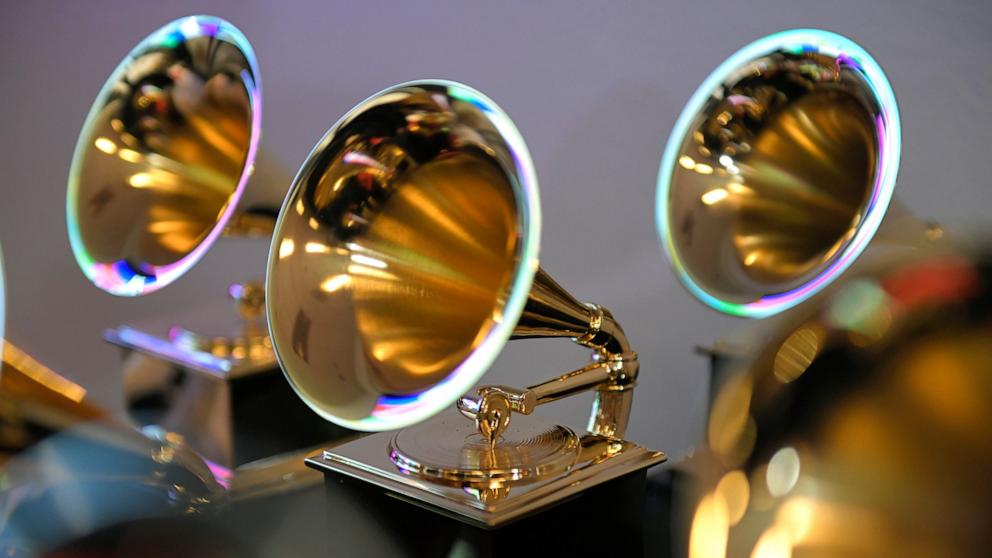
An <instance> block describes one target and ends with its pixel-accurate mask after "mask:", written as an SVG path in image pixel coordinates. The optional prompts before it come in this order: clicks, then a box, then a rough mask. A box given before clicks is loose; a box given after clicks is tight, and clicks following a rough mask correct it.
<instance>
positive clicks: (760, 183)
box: [657, 29, 942, 318]
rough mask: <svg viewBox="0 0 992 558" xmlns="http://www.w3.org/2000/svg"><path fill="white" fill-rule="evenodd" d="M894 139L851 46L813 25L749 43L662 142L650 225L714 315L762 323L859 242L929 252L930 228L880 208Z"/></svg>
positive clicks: (888, 188) (839, 268) (837, 271)
mask: <svg viewBox="0 0 992 558" xmlns="http://www.w3.org/2000/svg"><path fill="white" fill-rule="evenodd" d="M901 144H902V138H901V132H900V120H899V110H898V107H897V105H896V99H895V95H894V94H893V92H892V87H891V86H890V85H889V81H888V79H887V78H886V77H885V74H884V73H883V71H882V68H881V67H880V66H879V65H878V63H877V62H876V61H875V60H874V59H873V58H872V57H871V56H870V55H869V54H868V53H867V52H866V51H865V50H864V49H863V48H861V47H860V46H859V45H857V44H856V43H854V42H853V41H851V40H849V39H847V38H845V37H842V36H840V35H837V34H834V33H830V32H827V31H820V30H815V29H796V30H789V31H783V32H780V33H776V34H774V35H769V36H767V37H764V38H762V39H760V40H758V41H755V42H754V43H751V44H750V45H748V46H746V47H744V48H742V49H741V50H740V51H738V52H737V53H735V54H734V55H733V56H731V57H730V58H729V59H727V60H726V61H725V62H724V63H723V64H721V65H720V66H719V67H718V68H717V69H716V70H714V71H713V73H712V74H710V76H709V77H708V78H707V79H706V80H705V81H704V82H703V83H702V85H700V86H699V88H698V89H697V90H696V92H695V93H694V94H693V96H692V98H691V99H690V100H689V102H688V103H687V104H686V106H685V108H684V109H683V110H682V113H681V115H680V116H679V118H678V121H677V122H676V124H675V128H674V130H673V131H672V133H671V136H670V137H669V139H668V144H667V146H666V148H665V152H664V156H663V158H662V161H661V168H660V170H659V175H658V196H657V222H658V231H659V235H660V237H661V242H662V245H663V247H664V249H665V251H666V253H667V254H668V257H669V259H670V261H671V263H672V267H673V268H674V269H675V271H676V273H677V274H678V277H679V279H680V280H681V281H682V283H683V284H684V285H685V286H686V287H687V288H688V289H689V290H690V291H691V292H692V293H693V294H694V295H695V296H696V297H698V298H699V299H700V300H701V301H703V302H704V303H706V304H707V305H709V306H711V307H713V308H714V309H716V310H719V311H721V312H725V313H728V314H732V315H735V316H745V317H752V318H763V317H768V316H772V315H774V314H777V313H779V312H782V311H785V310H787V309H789V308H792V307H794V306H796V305H798V304H800V303H802V302H803V301H805V300H807V299H809V298H810V297H812V296H814V295H816V294H817V293H819V292H821V291H822V290H823V289H825V288H826V287H827V286H828V285H830V284H831V283H832V282H833V281H834V280H835V279H837V278H838V277H839V276H840V275H841V274H842V273H843V272H844V271H845V270H846V269H848V268H849V267H850V266H851V265H852V264H853V263H854V262H855V261H857V260H859V256H861V254H862V252H863V251H864V250H865V248H866V247H867V246H868V245H869V243H871V244H872V247H873V248H879V249H880V250H879V252H883V251H885V252H902V251H903V250H901V249H902V248H909V249H910V250H917V249H920V248H927V247H929V246H930V245H931V242H932V241H933V240H936V239H938V238H939V237H940V236H942V231H941V229H940V228H939V227H938V226H937V225H935V224H928V223H922V222H920V221H918V220H916V219H915V218H913V217H912V216H910V215H909V214H908V212H907V211H906V210H905V209H904V208H903V207H902V206H898V205H896V204H894V203H892V194H893V190H894V188H895V183H896V174H897V172H898V168H899V158H900V153H901ZM887 210H888V211H887ZM883 217H885V220H884V226H882V227H881V228H880V225H883ZM876 236H877V237H878V240H879V241H880V242H872V239H873V237H876Z"/></svg>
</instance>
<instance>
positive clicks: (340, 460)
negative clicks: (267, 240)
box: [266, 81, 664, 524]
mask: <svg viewBox="0 0 992 558" xmlns="http://www.w3.org/2000/svg"><path fill="white" fill-rule="evenodd" d="M531 167H532V165H531V162H530V157H529V155H528V153H527V150H526V146H525V145H524V144H523V141H522V140H521V139H520V138H519V135H518V133H517V132H516V130H515V128H514V127H513V124H512V122H511V121H510V120H509V118H508V117H507V116H506V115H505V114H504V113H503V112H502V111H501V110H500V109H499V108H498V107H497V106H496V105H495V103H493V102H492V101H491V100H489V99H487V98H485V97H484V96H483V95H482V94H481V93H479V92H477V91H474V90H472V89H470V88H468V87H466V86H464V85H461V84H457V83H452V82H438V81H419V82H410V83H405V84H401V85H397V86H395V87H391V88H389V89H386V90H385V91H382V92H380V93H378V94H376V95H374V96H373V97H371V98H369V99H368V100H366V101H364V102H363V103H361V104H360V105H359V106H357V107H356V108H355V109H353V110H352V111H351V112H350V113H348V114H347V115H346V116H345V117H344V118H343V119H342V120H341V121H340V122H338V123H337V124H336V125H335V126H334V127H333V128H332V129H331V130H330V131H329V132H328V133H327V135H326V136H325V137H324V138H323V139H322V140H321V141H320V142H319V143H318V144H317V146H316V147H315V148H314V150H313V152H312V153H311V155H310V157H309V158H308V160H307V161H306V163H304V165H303V167H302V169H301V170H300V172H299V174H298V175H297V178H296V181H295V183H294V184H293V187H292V189H291V190H290V194H289V197H288V198H287V200H286V203H285V204H284V205H283V208H282V211H281V212H280V215H279V219H278V221H277V224H276V230H275V232H274V234H273V242H272V249H271V250H270V253H269V269H268V275H267V280H266V295H267V296H266V304H267V310H268V315H269V319H270V322H269V323H270V329H271V332H272V341H273V346H274V348H275V350H276V354H277V356H278V358H279V361H280V363H281V365H282V367H283V370H284V371H285V372H286V375H287V377H288V378H289V380H290V382H291V383H292V384H293V386H294V388H295V389H296V391H297V393H298V394H299V395H300V396H301V397H302V398H303V400H304V401H306V402H307V403H308V404H309V405H310V406H311V407H312V408H313V409H314V410H316V411H317V412H318V413H320V414H321V415H322V416H324V417H325V418H327V419H328V420H330V421H333V422H336V423H338V424H341V425H343V426H348V427H350V428H355V429H358V430H367V431H379V430H390V429H396V428H400V427H407V428H406V429H405V430H401V431H400V432H399V433H397V434H395V435H392V434H389V435H386V434H383V435H381V436H374V437H370V438H367V439H363V440H359V441H355V442H350V443H347V444H344V445H342V446H340V447H339V448H338V449H335V450H333V451H328V452H325V456H324V458H323V459H322V460H320V461H319V462H318V461H312V465H313V466H315V467H318V468H326V469H329V470H335V471H339V472H344V473H345V474H353V475H355V476H358V477H359V478H363V479H365V480H369V481H371V482H374V483H376V484H380V485H382V486H387V487H388V488H390V489H392V490H396V491H398V492H400V493H404V494H408V495H413V496H414V497H416V498H418V499H423V500H425V501H430V502H435V500H436V503H437V504H438V505H441V506H442V507H445V508H446V509H448V510H449V511H453V512H455V513H459V514H462V515H468V516H469V517H472V518H475V519H479V520H480V521H482V522H483V523H487V524H491V523H493V522H496V523H498V522H501V521H505V520H507V519H508V518H510V517H514V516H516V515H519V514H521V513H529V512H530V511H533V510H534V509H537V507H538V506H539V505H547V504H549V503H551V502H554V501H557V500H558V499H560V498H563V497H566V496H567V495H568V494H570V493H574V491H576V490H579V489H581V488H584V487H587V486H592V485H595V484H599V483H601V482H604V481H606V480H610V479H612V478H615V477H616V476H618V475H620V474H624V473H627V472H631V471H635V470H637V469H639V468H644V467H648V466H651V465H654V464H656V463H658V462H660V461H663V460H664V456H663V455H662V454H660V453H658V452H651V451H648V450H645V449H644V448H642V447H640V446H636V445H634V444H631V443H629V442H624V441H623V440H622V437H623V434H624V431H625V429H626V427H627V421H628V419H629V416H630V407H631V401H632V397H633V387H634V385H635V382H636V378H637V373H638V363H637V354H636V353H635V352H633V351H632V350H631V348H630V345H629V343H628V342H627V338H626V335H625V334H624V332H623V330H622V329H621V328H620V326H619V325H618V323H617V322H616V320H615V319H614V318H613V316H612V314H610V312H609V311H608V310H606V309H604V308H602V307H601V306H598V305H596V304H584V303H581V302H579V301H578V300H576V299H575V298H574V297H572V296H571V295H570V294H568V292H567V291H565V290H564V289H562V288H561V287H560V286H559V285H558V284H557V283H556V282H555V281H554V280H553V279H551V277H550V276H549V275H548V274H547V273H545V272H544V271H543V270H541V269H540V267H539V266H538V261H537V257H536V255H537V242H538V239H539V234H538V233H539V230H538V227H539V224H540V212H539V205H538V204H539V201H538V196H537V184H536V179H535V178H534V176H533V169H532V168H531ZM535 337H566V338H571V339H572V340H573V341H574V342H575V343H577V344H578V345H580V346H581V347H584V348H587V349H592V351H593V362H591V363H590V364H589V365H587V366H584V367H582V368H580V369H578V370H575V371H573V372H570V373H567V374H565V375H563V376H560V377H557V378H554V379H552V380H550V381H547V382H543V383H540V384H536V385H534V386H531V387H529V388H526V389H517V388H512V387H507V386H487V387H483V388H481V389H480V390H479V392H478V394H477V396H473V397H462V398H461V399H460V400H458V398H459V396H461V395H463V394H464V393H465V392H467V391H468V390H469V389H471V387H472V386H473V385H474V384H476V382H477V381H478V380H479V378H480V377H481V376H482V375H483V374H484V373H485V371H486V370H487V369H488V367H489V366H490V365H491V364H492V361H493V360H494V359H495V357H496V355H497V354H498V353H499V351H500V350H502V348H503V345H504V344H505V343H506V341H507V340H509V339H510V338H535ZM589 390H592V391H594V393H595V402H594V405H593V414H592V417H591V418H590V426H589V430H590V433H588V434H587V433H582V434H576V433H574V432H573V431H572V430H571V429H569V428H566V427H563V426H545V425H542V424H541V423H540V422H535V420H536V419H534V418H533V417H522V418H521V419H518V420H520V421H521V423H520V424H518V423H517V422H516V421H513V422H512V423H511V420H510V419H511V417H512V415H513V414H514V413H520V414H525V415H528V414H531V413H532V412H533V411H534V409H535V408H536V407H537V406H539V405H542V404H544V403H548V402H551V401H556V400H558V399H561V398H563V397H567V396H570V395H574V394H577V393H580V392H585V391H589ZM456 400H458V404H457V407H458V410H459V411H461V414H462V415H464V417H467V418H469V419H471V420H472V421H473V422H466V421H465V420H464V419H460V418H459V417H458V415H455V414H452V415H451V416H450V417H447V416H445V417H442V418H436V419H433V420H428V421H427V422H423V421H425V419H429V418H430V417H431V416H432V415H434V414H436V413H437V412H439V411H440V410H442V409H443V408H446V407H449V406H450V405H451V404H452V403H455V401H456ZM452 421H455V422H454V423H452ZM458 421H460V422H458ZM411 425H416V426H411ZM368 440H372V441H368ZM590 447H593V448H597V449H595V450H590V449H588V448H590ZM373 448H374V449H373ZM611 448H612V449H611ZM369 450H371V451H372V453H371V454H370V453H369ZM597 452H598V453H597ZM611 452H612V453H611ZM386 454H388V458H387V459H386V460H385V461H383V459H380V457H383V456H384V455H386ZM593 454H595V455H593ZM614 454H616V455H617V456H618V458H617V459H613V458H612V457H611V456H612V455H614ZM621 454H623V455H622V457H619V456H620V455H621ZM367 459H372V460H371V461H366V460H367ZM397 478H400V479H403V480H401V481H396V479H397ZM411 479H419V480H417V481H415V482H414V481H412V480H411ZM563 487H569V488H568V490H561V489H562V488H563ZM553 488H554V489H553ZM556 489H557V490H556ZM466 494H471V495H473V496H472V500H473V503H468V502H467V500H466V499H465V495H466ZM518 497H519V498H520V499H517V498H518ZM497 502H500V504H499V505H497V504H496V503H497ZM479 506H481V507H479ZM487 506H488V507H487ZM492 506H496V507H492ZM478 514H482V515H481V516H480V515H478ZM480 518H482V519H480Z"/></svg>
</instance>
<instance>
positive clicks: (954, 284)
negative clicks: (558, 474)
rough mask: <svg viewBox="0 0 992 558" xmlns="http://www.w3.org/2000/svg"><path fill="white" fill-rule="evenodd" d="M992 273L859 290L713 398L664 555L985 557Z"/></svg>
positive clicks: (899, 273) (916, 278) (797, 329)
mask: <svg viewBox="0 0 992 558" xmlns="http://www.w3.org/2000/svg"><path fill="white" fill-rule="evenodd" d="M990 262H992V260H990V259H989V258H988V257H987V256H986V257H981V258H978V259H977V260H970V259H968V258H965V257H963V256H960V255H951V254H941V255H932V256H930V257H928V258H925V259H923V260H921V261H917V262H915V263H911V264H905V265H902V266H886V267H888V270H887V271H885V272H884V273H873V274H869V275H864V276H858V277H854V278H852V279H851V280H849V281H847V282H845V285H843V287H842V288H841V289H839V290H838V291H836V292H835V293H833V294H832V296H831V297H830V298H829V300H826V301H825V303H821V304H819V307H818V309H817V312H816V313H815V314H814V315H813V317H812V318H809V319H806V320H799V321H798V322H794V323H793V324H792V325H791V326H790V327H788V328H786V329H784V330H781V331H780V332H779V333H778V334H777V335H776V336H775V338H774V339H773V342H772V343H770V344H769V345H768V346H767V348H765V349H764V350H762V351H761V352H760V354H759V355H758V357H757V358H756V359H755V360H754V362H753V363H752V364H751V365H750V366H749V368H748V370H747V371H746V373H744V374H742V375H739V376H736V377H734V378H733V379H731V380H730V381H729V382H728V383H727V385H726V386H725V388H724V389H723V390H722V391H721V392H720V394H719V396H718V397H717V399H716V402H715V404H714V406H713V409H712V413H711V414H710V417H709V424H708V429H707V436H706V444H705V445H704V447H703V448H701V449H699V450H697V451H696V452H695V454H694V455H693V456H692V457H691V458H690V459H689V460H688V461H687V462H686V463H684V464H683V465H682V467H681V468H682V470H683V471H686V472H687V473H688V474H687V475H682V476H681V477H679V481H680V482H679V483H677V484H676V486H675V504H676V505H675V508H674V510H675V512H674V514H673V520H674V521H673V522H672V529H673V534H674V537H673V539H674V540H675V541H676V545H675V548H674V549H673V553H672V555H673V556H685V555H688V556H690V557H693V558H702V557H716V556H756V557H764V556H893V557H895V556H898V557H900V558H906V557H916V556H920V557H923V556H926V557H933V556H941V557H951V556H955V557H957V556H961V557H965V556H979V555H982V554H984V553H985V552H986V551H987V549H988V547H989V544H990V543H992V532H990V531H989V529H988V526H989V524H990V521H992V470H990V468H989V463H990V461H992V441H990V439H989V436H988V433H989V431H990V429H992V404H990V401H992V350H990V349H989V339H990V338H992V263H990Z"/></svg>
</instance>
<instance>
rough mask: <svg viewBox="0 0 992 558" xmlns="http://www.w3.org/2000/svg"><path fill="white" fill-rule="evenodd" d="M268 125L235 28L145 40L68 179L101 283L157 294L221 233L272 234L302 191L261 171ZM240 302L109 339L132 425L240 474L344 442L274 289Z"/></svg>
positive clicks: (201, 21) (243, 295) (84, 246)
mask: <svg viewBox="0 0 992 558" xmlns="http://www.w3.org/2000/svg"><path fill="white" fill-rule="evenodd" d="M260 122H261V91H260V85H259V75H258V67H257V64H256V62H255V55H254V52H253V51H252V48H251V45H250V44H249V43H248V41H247V39H246V38H245V37H244V35H242V34H241V32H240V31H238V30H237V29H236V28H235V27H234V26H233V25H231V24H230V23H228V22H226V21H224V20H222V19H218V18H215V17H209V16H192V17H186V18H182V19H179V20H176V21H173V22H172V23H169V24H167V25H165V26H164V27H162V28H160V29H159V30H157V31H155V32H154V33H152V34H151V35H150V36H148V37H147V38H145V39H144V40H143V41H142V42H141V43H139V44H138V46H136V47H135V48H134V49H133V50H132V51H131V52H130V53H129V54H128V56H127V57H126V58H125V59H124V61H123V62H121V64H120V65H119V66H118V67H117V69H116V70H114V72H113V73H112V74H111V76H110V78H109V79H108V80H107V82H106V84H105V85H104V87H103V89H102V90H101V91H100V93H99V95H98V96H97V98H96V101H95V102H94V104H93V108H92V109H91V110H90V113H89V115H88V116H87V118H86V122H85V124H84V125H83V129H82V132H81V133H80V136H79V142H78V144H77V147H76V152H75V156H74V158H73V163H72V168H71V171H70V175H69V187H68V195H67V216H68V229H69V239H70V242H71V245H72V250H73V254H74V255H75V257H76V260H77V262H78V263H79V266H80V268H81V269H82V270H83V272H84V273H85V274H86V276H87V277H88V278H89V279H90V281H92V282H93V283H94V284H95V285H96V286H97V287H99V288H101V289H103V290H104V291H106V292H108V293H111V294H114V295H118V296H137V295H143V294H147V293H151V292H153V291H156V290H158V289H160V288H162V287H164V286H166V285H168V284H170V283H172V282H173V281H175V280H176V279H178V278H179V277H180V276H182V275H183V274H184V273H185V272H186V271H188V270H189V269H190V268H191V267H192V266H193V265H195V264H196V262H197V261H199V260H200V258H201V257H202V256H203V255H204V253H205V252H206V251H207V250H208V249H209V248H210V247H211V246H212V245H213V243H214V241H215V240H216V239H217V238H218V236H220V235H221V234H224V235H227V236H244V235H248V236H251V235H262V236H265V235H269V234H271V232H272V227H273V226H274V223H275V217H276V214H277V212H278V208H279V206H280V204H281V202H282V198H283V196H284V194H285V187H286V185H287V184H288V182H289V180H288V179H286V178H284V177H283V176H280V175H279V174H278V173H275V174H271V175H266V174H265V172H264V171H266V167H264V166H263V167H262V170H263V172H262V173H258V172H255V169H256V167H255V165H256V151H257V147H258V140H259V126H260ZM249 178H251V183H252V185H251V187H250V188H248V187H246V186H247V184H248V182H249ZM230 295H231V297H232V298H233V299H234V300H235V306H236V307H237V312H235V310H234V309H233V308H231V307H230V306H232V305H230V304H229V303H227V302H224V303H223V304H220V305H214V306H211V305H208V306H205V307H201V308H199V309H198V310H192V309H191V311H190V312H188V313H186V314H184V315H181V316H179V317H177V318H174V319H173V318H170V319H159V320H156V321H152V322H149V323H144V324H140V325H126V326H121V327H118V328H116V329H112V330H109V331H108V332H107V339H108V340H109V341H111V342H112V343H115V344H117V345H119V346H121V347H123V348H124V349H125V354H126V355H127V358H126V359H125V379H124V384H125V392H126V398H127V401H126V404H127V407H128V409H129V411H130V412H131V413H132V416H133V418H135V420H137V421H138V422H139V423H142V424H149V423H152V424H158V425H161V426H162V427H164V428H165V429H166V430H168V431H170V432H173V433H178V434H181V435H183V436H184V437H185V438H186V440H187V442H188V443H189V444H190V445H192V446H193V447H194V448H195V449H196V450H197V451H198V452H200V453H201V454H202V455H203V456H204V457H206V458H207V459H210V460H211V461H214V462H216V463H219V464H222V465H224V466H226V467H234V466H236V465H240V464H242V463H245V462H247V461H251V460H253V459H257V458H260V457H266V456H270V455H274V454H276V453H280V452H282V451H286V450H291V449H296V448H300V447H304V446H311V445H314V444H316V443H318V442H322V441H326V440H328V439H331V438H333V437H338V436H340V435H341V434H342V432H343V431H342V430H341V429H337V428H331V427H329V426H328V425H327V424H326V422H324V421H321V420H320V419H319V417H317V416H316V415H314V414H313V413H312V412H311V411H310V410H309V409H307V408H306V407H305V406H304V405H302V404H300V402H299V401H298V399H297V398H296V397H295V396H294V395H293V393H292V390H291V389H290V388H289V386H287V385H286V382H285V380H284V379H283V378H282V375H281V374H280V373H279V372H278V366H277V364H276V362H275V357H274V355H273V353H272V344H271V341H270V340H269V337H268V331H267V325H266V319H265V313H264V302H263V296H264V289H263V287H262V285H260V284H258V283H246V284H236V285H232V287H231V289H230ZM272 413H277V414H279V416H280V417H281V420H279V421H271V420H267V418H268V417H270V416H271V414H272Z"/></svg>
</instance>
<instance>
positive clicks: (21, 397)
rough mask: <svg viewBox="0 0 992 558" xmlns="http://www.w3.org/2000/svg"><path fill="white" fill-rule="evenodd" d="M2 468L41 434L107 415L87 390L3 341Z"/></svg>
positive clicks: (0, 371) (0, 342) (0, 393)
mask: <svg viewBox="0 0 992 558" xmlns="http://www.w3.org/2000/svg"><path fill="white" fill-rule="evenodd" d="M0 349H2V366H0V467H2V466H3V463H4V462H5V461H6V460H7V459H9V458H11V457H13V456H14V455H15V454H16V452H17V451H19V450H22V449H24V448H26V447H28V446H29V445H30V444H32V443H34V442H36V441H37V440H38V438H39V437H41V436H45V435H47V434H49V433H51V432H55V431H59V430H61V429H63V428H67V427H69V426H72V425H74V424H77V423H81V422H84V421H89V420H94V419H98V418H102V417H106V416H107V414H106V412H105V411H104V410H103V409H100V408H99V407H97V406H95V405H93V404H92V402H90V401H89V400H88V399H87V398H86V389H85V388H83V387H82V386H80V385H78V384H76V383H75V382H73V381H71V380H69V379H68V378H66V377H64V376H62V375H60V374H58V373H56V372H55V371H53V370H51V369H50V368H48V367H46V366H45V365H43V364H41V363H40V362H38V361H37V360H35V359H34V358H32V357H31V356H30V355H28V354H27V353H25V352H24V351H22V350H21V349H19V348H18V347H16V346H14V345H13V344H11V343H10V342H9V341H3V340H0Z"/></svg>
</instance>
